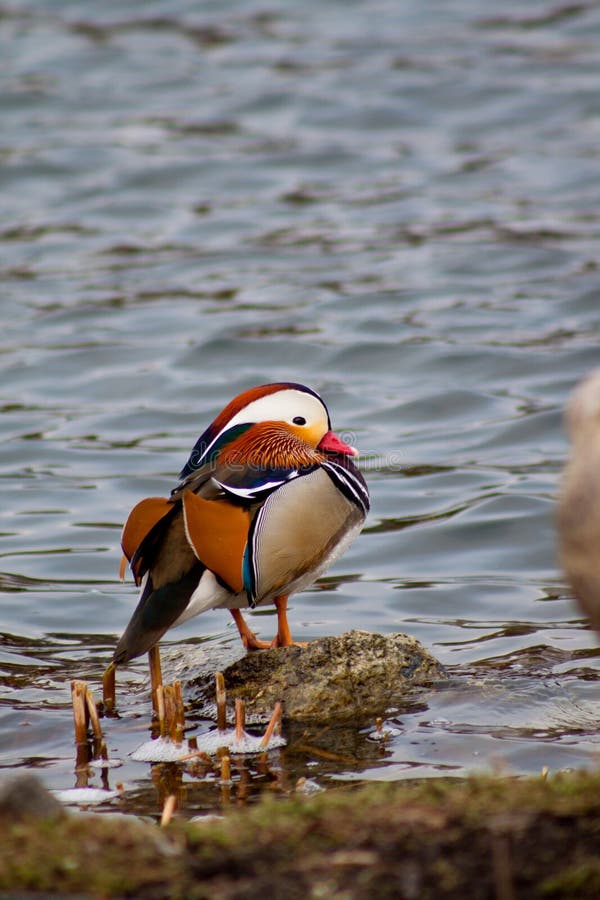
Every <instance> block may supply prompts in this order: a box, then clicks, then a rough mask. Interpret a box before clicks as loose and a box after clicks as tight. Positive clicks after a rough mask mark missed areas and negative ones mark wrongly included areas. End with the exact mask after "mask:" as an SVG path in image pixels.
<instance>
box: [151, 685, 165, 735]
mask: <svg viewBox="0 0 600 900" xmlns="http://www.w3.org/2000/svg"><path fill="white" fill-rule="evenodd" d="M154 697H155V698H156V706H155V711H156V715H157V717H158V727H159V731H160V735H161V737H164V736H165V698H164V691H163V686H162V684H159V685H157V687H156V691H155V692H153V698H154Z"/></svg>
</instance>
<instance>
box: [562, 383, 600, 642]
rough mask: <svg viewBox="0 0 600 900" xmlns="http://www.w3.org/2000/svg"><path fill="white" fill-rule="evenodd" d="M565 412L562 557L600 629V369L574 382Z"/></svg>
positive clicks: (575, 589)
mask: <svg viewBox="0 0 600 900" xmlns="http://www.w3.org/2000/svg"><path fill="white" fill-rule="evenodd" d="M565 418H566V425H567V430H568V432H569V438H570V442H571V449H570V454H569V460H568V463H567V465H566V467H565V470H564V473H563V476H562V483H561V489H560V495H559V500H558V509H557V517H556V518H557V526H558V536H559V552H560V560H561V563H562V566H563V569H564V571H565V574H566V576H567V578H568V581H569V583H570V585H571V587H572V589H573V593H574V594H575V597H576V598H577V600H578V602H579V605H580V607H581V609H582V610H583V612H584V613H585V615H586V616H587V617H588V619H589V620H590V623H591V624H592V626H593V627H594V628H595V630H596V632H597V633H598V634H599V635H600V558H599V555H598V554H599V551H600V369H596V370H595V371H593V372H591V373H590V374H589V375H588V376H587V377H586V378H584V379H583V381H581V382H580V383H579V385H578V386H577V387H576V388H575V390H574V391H573V394H572V395H571V397H570V399H569V403H568V405H567V409H566V416H565Z"/></svg>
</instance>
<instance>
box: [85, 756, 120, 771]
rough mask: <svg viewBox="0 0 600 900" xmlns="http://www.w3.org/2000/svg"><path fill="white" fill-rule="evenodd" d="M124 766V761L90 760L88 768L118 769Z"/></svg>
mask: <svg viewBox="0 0 600 900" xmlns="http://www.w3.org/2000/svg"><path fill="white" fill-rule="evenodd" d="M122 765H123V760H122V759H116V758H115V759H102V758H100V759H90V761H89V763H88V766H91V768H93V769H118V768H119V766H122Z"/></svg>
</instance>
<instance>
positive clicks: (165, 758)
mask: <svg viewBox="0 0 600 900" xmlns="http://www.w3.org/2000/svg"><path fill="white" fill-rule="evenodd" d="M196 741H197V744H198V746H197V748H195V749H194V750H192V748H191V747H190V745H189V743H188V742H187V741H183V742H182V743H181V744H176V743H175V742H174V741H172V740H170V738H163V737H159V738H156V740H153V741H145V742H144V743H143V744H141V745H140V746H139V747H138V748H137V749H136V750H134V751H133V753H132V754H131V758H132V759H134V760H136V762H180V761H182V760H184V758H185V757H187V756H189V755H190V754H191V753H195V752H196V750H197V751H198V752H199V753H207V754H208V755H209V756H214V755H215V754H216V753H217V751H218V750H220V749H221V748H222V747H225V748H226V749H227V750H229V751H230V753H239V754H240V755H244V756H250V755H252V754H256V753H265V752H268V751H269V750H275V749H276V748H277V747H285V744H286V741H285V738H283V737H281V735H272V736H271V739H270V741H269V743H268V744H267V745H266V746H264V747H263V746H262V743H261V742H262V736H261V735H258V736H257V737H255V736H254V735H252V734H246V733H244V734H243V736H242V738H241V740H238V739H237V737H236V734H235V730H234V729H233V728H231V729H228V730H227V731H216V730H215V731H208V732H207V733H206V734H200V735H198V736H197V738H196Z"/></svg>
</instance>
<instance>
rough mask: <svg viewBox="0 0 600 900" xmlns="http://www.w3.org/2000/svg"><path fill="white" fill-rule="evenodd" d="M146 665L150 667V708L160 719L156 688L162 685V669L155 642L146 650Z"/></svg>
mask: <svg viewBox="0 0 600 900" xmlns="http://www.w3.org/2000/svg"><path fill="white" fill-rule="evenodd" d="M148 665H149V667H150V684H151V689H152V708H153V709H154V712H155V713H156V714H157V715H158V718H159V721H160V715H159V710H158V696H157V693H158V688H159V687H162V683H163V682H162V671H161V666H160V650H159V649H158V644H155V645H154V647H150V649H149V650H148Z"/></svg>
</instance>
